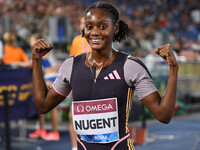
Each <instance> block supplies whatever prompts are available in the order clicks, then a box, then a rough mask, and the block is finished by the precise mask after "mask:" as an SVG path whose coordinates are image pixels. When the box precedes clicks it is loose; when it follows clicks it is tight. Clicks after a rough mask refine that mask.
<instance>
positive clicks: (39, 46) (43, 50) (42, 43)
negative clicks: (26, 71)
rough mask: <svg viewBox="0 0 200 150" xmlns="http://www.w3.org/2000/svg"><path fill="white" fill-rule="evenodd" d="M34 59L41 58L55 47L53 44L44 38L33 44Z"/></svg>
mask: <svg viewBox="0 0 200 150" xmlns="http://www.w3.org/2000/svg"><path fill="white" fill-rule="evenodd" d="M31 47H32V59H40V58H41V57H42V56H44V55H45V54H47V53H48V52H49V51H51V50H52V49H53V46H52V45H51V44H49V43H48V42H47V41H46V40H44V39H39V40H37V41H36V42H35V44H33V45H32V46H31Z"/></svg>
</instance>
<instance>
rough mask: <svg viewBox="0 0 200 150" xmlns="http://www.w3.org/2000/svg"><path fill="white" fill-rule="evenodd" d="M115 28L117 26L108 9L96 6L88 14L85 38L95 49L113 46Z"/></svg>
mask: <svg viewBox="0 0 200 150" xmlns="http://www.w3.org/2000/svg"><path fill="white" fill-rule="evenodd" d="M115 30H117V26H116V25H114V24H113V20H112V18H111V14H110V13H108V12H107V11H105V10H102V9H98V8H96V9H92V10H91V11H89V12H88V13H87V14H86V16H85V38H86V39H87V41H88V43H89V44H90V46H91V48H92V49H93V50H97V51H100V50H103V49H105V48H111V47H112V40H113V36H114V32H115Z"/></svg>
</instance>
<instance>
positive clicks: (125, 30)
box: [81, 1, 132, 43]
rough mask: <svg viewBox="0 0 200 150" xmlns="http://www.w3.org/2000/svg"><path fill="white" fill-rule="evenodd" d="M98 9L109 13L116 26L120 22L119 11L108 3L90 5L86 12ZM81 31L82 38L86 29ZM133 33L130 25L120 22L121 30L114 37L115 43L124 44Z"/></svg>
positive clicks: (100, 2)
mask: <svg viewBox="0 0 200 150" xmlns="http://www.w3.org/2000/svg"><path fill="white" fill-rule="evenodd" d="M96 8H98V9H103V10H105V11H107V12H109V13H110V14H111V17H112V20H113V24H115V23H116V22H117V21H118V20H119V12H118V10H117V9H116V8H115V7H114V6H113V5H112V4H110V3H108V2H102V1H99V2H95V3H93V4H91V5H89V6H88V8H87V9H86V11H85V14H87V13H88V12H89V11H91V10H92V9H96ZM81 31H82V36H84V35H85V33H84V29H82V30H81ZM131 32H132V30H131V29H130V28H129V27H128V25H127V24H126V23H125V22H124V21H122V20H119V30H118V33H117V34H115V35H114V37H113V42H119V43H120V42H122V41H123V40H125V39H126V38H127V37H128V36H129V35H130V33H131Z"/></svg>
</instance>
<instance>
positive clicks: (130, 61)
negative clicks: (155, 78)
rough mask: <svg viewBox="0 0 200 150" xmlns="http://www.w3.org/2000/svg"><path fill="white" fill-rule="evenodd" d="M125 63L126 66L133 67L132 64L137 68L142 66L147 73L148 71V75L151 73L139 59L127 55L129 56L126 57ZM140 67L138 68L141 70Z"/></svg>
mask: <svg viewBox="0 0 200 150" xmlns="http://www.w3.org/2000/svg"><path fill="white" fill-rule="evenodd" d="M125 64H126V65H125V66H126V68H129V67H133V66H135V67H137V68H141V69H142V68H143V69H145V70H146V71H147V73H148V74H149V76H150V77H151V74H150V72H149V70H148V69H147V67H146V65H145V64H144V63H143V62H142V60H141V59H139V58H136V57H134V56H131V55H129V56H128V57H127V61H126V62H125ZM141 69H140V70H141Z"/></svg>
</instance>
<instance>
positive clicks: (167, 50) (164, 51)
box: [156, 44, 178, 67]
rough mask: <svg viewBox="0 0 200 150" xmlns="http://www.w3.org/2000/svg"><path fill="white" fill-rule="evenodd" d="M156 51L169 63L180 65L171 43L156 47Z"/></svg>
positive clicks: (174, 65) (170, 64) (175, 65)
mask: <svg viewBox="0 0 200 150" xmlns="http://www.w3.org/2000/svg"><path fill="white" fill-rule="evenodd" d="M156 53H157V54H158V55H159V56H160V57H162V59H163V60H164V61H165V62H166V63H167V64H168V65H169V66H173V67H178V62H177V61H176V58H175V56H174V53H173V50H172V48H171V45H170V44H166V45H163V46H160V47H158V48H157V49H156Z"/></svg>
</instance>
